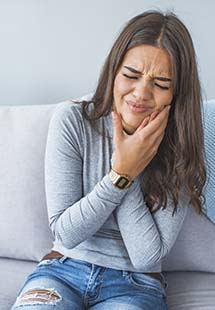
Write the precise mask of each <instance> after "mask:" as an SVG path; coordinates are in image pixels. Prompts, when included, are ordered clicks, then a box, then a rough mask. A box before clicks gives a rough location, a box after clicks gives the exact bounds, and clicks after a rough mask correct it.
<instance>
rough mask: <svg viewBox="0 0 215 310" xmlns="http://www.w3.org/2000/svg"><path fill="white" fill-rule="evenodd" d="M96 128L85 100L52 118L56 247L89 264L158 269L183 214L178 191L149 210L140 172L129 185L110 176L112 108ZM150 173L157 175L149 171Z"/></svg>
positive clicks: (49, 170)
mask: <svg viewBox="0 0 215 310" xmlns="http://www.w3.org/2000/svg"><path fill="white" fill-rule="evenodd" d="M98 128H99V132H98V130H95V129H94V128H92V126H91V125H90V123H89V121H87V120H86V119H85V118H84V117H83V115H82V109H81V104H77V103H74V102H71V101H65V102H62V103H59V104H58V105H57V106H56V108H55V110H54V112H53V115H52V117H51V120H50V123H49V130H48V137H47V144H46V153H45V190H46V200H47V206H48V217H49V224H50V228H51V230H52V233H53V235H54V239H55V241H54V246H53V250H55V251H59V252H61V253H62V254H63V255H65V256H67V257H71V258H75V259H79V260H83V261H87V262H89V263H92V264H97V265H100V266H104V267H109V268H115V269H118V270H128V271H135V272H160V271H161V260H162V258H163V257H164V256H165V255H167V254H168V252H169V251H170V249H171V247H172V246H173V244H174V242H175V240H176V238H177V235H178V233H179V231H180V229H181V227H182V224H183V221H184V218H185V216H186V212H187V207H188V199H187V198H185V197H183V196H182V197H181V199H180V202H179V205H178V209H177V212H175V213H174V216H173V214H172V213H173V203H172V201H171V200H170V199H168V204H167V208H166V209H164V210H163V209H162V208H161V209H159V210H158V211H156V212H155V213H151V212H150V210H149V208H148V207H147V205H146V203H145V202H144V195H143V189H142V186H141V180H142V178H143V174H140V175H139V176H138V177H137V178H136V179H135V180H134V182H133V184H132V185H131V186H130V187H129V188H126V189H118V188H116V187H115V186H114V185H113V184H112V182H111V180H110V177H109V171H110V168H111V157H112V154H113V151H114V146H113V124H112V118H111V115H110V114H109V115H107V116H103V117H101V118H100V119H99V120H98ZM152 177H153V176H152Z"/></svg>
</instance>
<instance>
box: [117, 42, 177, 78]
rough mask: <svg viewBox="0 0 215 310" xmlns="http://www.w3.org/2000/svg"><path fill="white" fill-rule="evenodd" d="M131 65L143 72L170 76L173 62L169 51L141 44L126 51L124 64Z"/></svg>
mask: <svg viewBox="0 0 215 310" xmlns="http://www.w3.org/2000/svg"><path fill="white" fill-rule="evenodd" d="M125 65H127V66H130V67H133V68H134V69H136V70H138V71H140V72H142V73H143V74H150V75H151V74H152V75H155V74H156V75H157V74H162V76H168V77H170V76H171V75H172V74H171V73H172V64H171V59H170V56H169V54H168V52H167V51H166V50H164V49H161V48H158V47H154V46H151V45H139V46H135V47H133V48H131V49H130V50H128V52H127V53H126V55H125V57H124V59H123V62H122V66H125Z"/></svg>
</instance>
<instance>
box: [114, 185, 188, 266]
mask: <svg viewBox="0 0 215 310" xmlns="http://www.w3.org/2000/svg"><path fill="white" fill-rule="evenodd" d="M187 206H188V202H187V201H186V199H185V198H184V199H182V198H181V200H180V202H179V206H178V210H177V212H176V213H175V214H174V216H172V211H173V207H172V205H171V203H170V201H169V202H168V205H167V208H166V209H165V210H162V209H159V210H158V211H157V212H155V213H154V214H152V213H151V212H150V211H149V209H148V207H147V206H146V204H145V202H144V198H143V193H142V190H141V187H140V182H135V188H133V190H132V191H131V192H130V193H129V194H127V195H126V197H125V198H124V199H123V201H122V203H121V204H120V206H118V207H117V209H116V210H115V211H114V213H115V214H116V219H117V223H118V225H119V229H120V232H121V235H122V238H123V241H124V244H125V246H126V248H127V251H128V254H129V257H130V260H131V262H132V264H133V266H134V267H135V268H137V269H140V270H141V269H142V268H144V267H145V266H150V265H152V264H154V263H157V262H158V261H160V260H161V259H162V258H163V257H164V256H165V255H166V254H167V253H168V252H169V251H170V249H171V247H172V246H173V244H174V242H175V240H176V238H177V235H178V233H179V231H180V229H181V227H182V224H183V221H184V218H185V216H186V213H187Z"/></svg>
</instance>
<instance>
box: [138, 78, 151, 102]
mask: <svg viewBox="0 0 215 310" xmlns="http://www.w3.org/2000/svg"><path fill="white" fill-rule="evenodd" d="M133 96H134V98H135V100H137V101H148V100H150V99H151V98H152V91H151V87H150V82H149V81H147V80H144V81H141V82H139V83H137V84H136V85H135V88H134V90H133Z"/></svg>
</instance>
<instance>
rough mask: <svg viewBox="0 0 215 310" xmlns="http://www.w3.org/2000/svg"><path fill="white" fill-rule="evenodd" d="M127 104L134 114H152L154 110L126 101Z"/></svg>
mask: <svg viewBox="0 0 215 310" xmlns="http://www.w3.org/2000/svg"><path fill="white" fill-rule="evenodd" d="M126 103H127V105H128V106H129V108H130V110H131V111H132V112H136V113H144V112H151V111H152V110H153V108H151V107H149V106H146V105H143V104H138V103H136V102H133V101H130V100H129V101H126Z"/></svg>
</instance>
